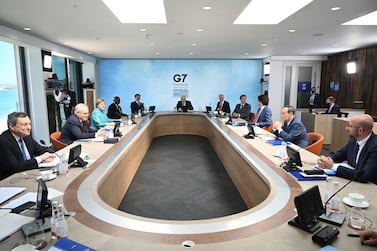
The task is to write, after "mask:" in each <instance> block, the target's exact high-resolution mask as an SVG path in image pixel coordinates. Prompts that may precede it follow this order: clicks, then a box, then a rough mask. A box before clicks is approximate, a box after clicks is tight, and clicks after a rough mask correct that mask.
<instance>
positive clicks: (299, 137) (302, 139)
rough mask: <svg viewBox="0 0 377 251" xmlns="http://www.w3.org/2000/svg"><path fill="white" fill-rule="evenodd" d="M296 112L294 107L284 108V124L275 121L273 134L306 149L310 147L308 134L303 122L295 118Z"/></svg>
mask: <svg viewBox="0 0 377 251" xmlns="http://www.w3.org/2000/svg"><path fill="white" fill-rule="evenodd" d="M295 112H296V109H295V108H294V107H293V106H290V105H288V106H284V107H283V108H282V109H281V118H282V119H283V121H284V123H283V124H281V122H280V121H275V123H274V128H273V132H274V134H276V136H278V137H280V138H282V139H283V140H285V141H289V142H292V143H293V144H296V145H298V146H299V147H302V148H305V147H306V146H307V145H308V133H307V131H306V128H305V126H304V124H303V123H302V122H301V120H300V119H298V118H297V117H296V116H295Z"/></svg>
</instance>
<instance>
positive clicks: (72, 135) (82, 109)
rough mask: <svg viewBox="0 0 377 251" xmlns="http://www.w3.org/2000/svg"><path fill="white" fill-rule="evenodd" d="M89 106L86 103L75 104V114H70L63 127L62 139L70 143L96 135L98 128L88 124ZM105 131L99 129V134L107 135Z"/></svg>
mask: <svg viewBox="0 0 377 251" xmlns="http://www.w3.org/2000/svg"><path fill="white" fill-rule="evenodd" d="M88 117H89V108H88V106H87V105H86V104H83V103H79V104H77V105H76V106H75V110H74V114H72V115H71V116H69V118H68V119H67V121H66V122H65V125H64V126H63V128H62V134H61V135H60V139H59V140H60V141H61V142H63V143H65V144H67V145H69V144H72V143H73V141H75V140H78V139H88V138H95V137H96V130H95V129H93V128H90V127H89V125H88ZM105 134H106V132H105V131H99V132H98V133H97V136H102V137H103V136H105Z"/></svg>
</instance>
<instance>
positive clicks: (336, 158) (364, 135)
mask: <svg viewBox="0 0 377 251" xmlns="http://www.w3.org/2000/svg"><path fill="white" fill-rule="evenodd" d="M372 129H373V118H372V117H371V116H370V115H368V114H360V115H356V116H354V117H352V118H350V120H349V122H348V126H346V130H347V131H348V134H349V136H350V140H349V141H348V143H347V145H345V146H344V147H343V148H342V149H340V150H339V151H338V152H336V153H334V154H331V155H330V156H329V157H325V156H321V157H320V158H319V159H318V165H319V166H320V167H322V168H327V169H330V168H331V169H333V170H336V175H337V176H339V177H343V178H347V179H352V178H353V177H355V180H356V181H359V182H364V183H366V182H369V181H371V182H373V183H375V184H377V136H376V135H375V134H374V133H373V131H372ZM343 161H347V162H348V165H339V166H338V167H335V166H334V163H341V162H343ZM359 170H363V171H364V173H363V175H361V176H360V177H358V176H359V175H357V176H355V174H356V173H357V172H358V171H359Z"/></svg>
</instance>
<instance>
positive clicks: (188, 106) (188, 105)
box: [177, 100, 194, 112]
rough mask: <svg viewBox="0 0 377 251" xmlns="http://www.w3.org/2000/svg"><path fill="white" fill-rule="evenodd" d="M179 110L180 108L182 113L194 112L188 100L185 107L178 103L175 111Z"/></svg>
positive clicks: (180, 102)
mask: <svg viewBox="0 0 377 251" xmlns="http://www.w3.org/2000/svg"><path fill="white" fill-rule="evenodd" d="M179 108H181V109H182V111H184V112H187V111H188V110H194V107H193V106H192V104H191V101H189V100H186V105H185V106H183V105H182V101H178V103H177V111H178V110H179Z"/></svg>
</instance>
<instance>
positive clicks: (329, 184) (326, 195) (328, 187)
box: [322, 177, 333, 215]
mask: <svg viewBox="0 0 377 251" xmlns="http://www.w3.org/2000/svg"><path fill="white" fill-rule="evenodd" d="M332 186H333V184H332V179H331V177H327V179H326V189H325V191H324V192H323V198H322V201H323V203H324V206H325V207H326V212H325V214H326V215H329V214H330V210H329V209H330V202H327V203H326V201H327V200H328V199H329V198H330V196H331V195H332Z"/></svg>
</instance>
